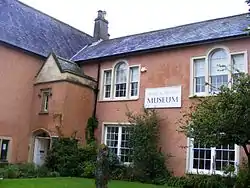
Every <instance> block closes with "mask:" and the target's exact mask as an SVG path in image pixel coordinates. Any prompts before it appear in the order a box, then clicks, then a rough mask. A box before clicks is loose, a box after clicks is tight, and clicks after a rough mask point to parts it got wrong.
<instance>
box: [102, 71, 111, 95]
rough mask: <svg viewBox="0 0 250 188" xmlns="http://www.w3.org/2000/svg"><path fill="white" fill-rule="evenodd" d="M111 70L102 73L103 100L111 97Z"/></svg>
mask: <svg viewBox="0 0 250 188" xmlns="http://www.w3.org/2000/svg"><path fill="white" fill-rule="evenodd" d="M111 75H112V72H111V70H107V71H104V83H103V84H104V98H110V96H111Z"/></svg>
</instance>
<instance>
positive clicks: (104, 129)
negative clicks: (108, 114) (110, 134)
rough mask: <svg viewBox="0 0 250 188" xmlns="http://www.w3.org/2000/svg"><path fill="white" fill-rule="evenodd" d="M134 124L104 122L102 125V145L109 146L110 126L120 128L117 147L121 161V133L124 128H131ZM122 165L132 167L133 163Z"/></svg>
mask: <svg viewBox="0 0 250 188" xmlns="http://www.w3.org/2000/svg"><path fill="white" fill-rule="evenodd" d="M131 125H132V124H131V123H129V122H121V123H117V122H103V123H102V139H101V143H102V144H105V145H107V144H106V143H107V127H109V126H113V127H118V128H119V129H118V144H117V145H118V146H117V153H118V158H119V160H120V154H121V141H122V139H121V135H122V134H121V133H122V127H129V126H131ZM121 164H123V165H131V164H132V162H121Z"/></svg>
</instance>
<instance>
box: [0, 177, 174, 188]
mask: <svg viewBox="0 0 250 188" xmlns="http://www.w3.org/2000/svg"><path fill="white" fill-rule="evenodd" d="M0 187H1V188H83V187H84V188H95V183H94V180H92V179H84V178H38V179H4V180H0ZM163 187H164V188H167V187H165V186H156V185H149V184H141V183H134V182H125V181H111V182H110V183H109V188H163ZM168 188H170V187H168Z"/></svg>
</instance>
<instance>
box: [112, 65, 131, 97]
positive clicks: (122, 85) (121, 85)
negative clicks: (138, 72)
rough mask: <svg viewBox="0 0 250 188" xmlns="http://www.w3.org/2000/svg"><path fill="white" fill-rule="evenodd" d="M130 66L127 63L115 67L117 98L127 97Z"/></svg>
mask: <svg viewBox="0 0 250 188" xmlns="http://www.w3.org/2000/svg"><path fill="white" fill-rule="evenodd" d="M127 75H128V66H127V64H126V63H125V62H121V63H118V64H117V65H116V67H115V97H126V91H127V79H128V78H127Z"/></svg>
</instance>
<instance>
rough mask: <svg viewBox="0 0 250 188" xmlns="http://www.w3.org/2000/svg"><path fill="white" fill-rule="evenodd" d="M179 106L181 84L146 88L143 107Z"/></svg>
mask: <svg viewBox="0 0 250 188" xmlns="http://www.w3.org/2000/svg"><path fill="white" fill-rule="evenodd" d="M179 107H181V86H171V87H160V88H146V89H145V100H144V108H179Z"/></svg>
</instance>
